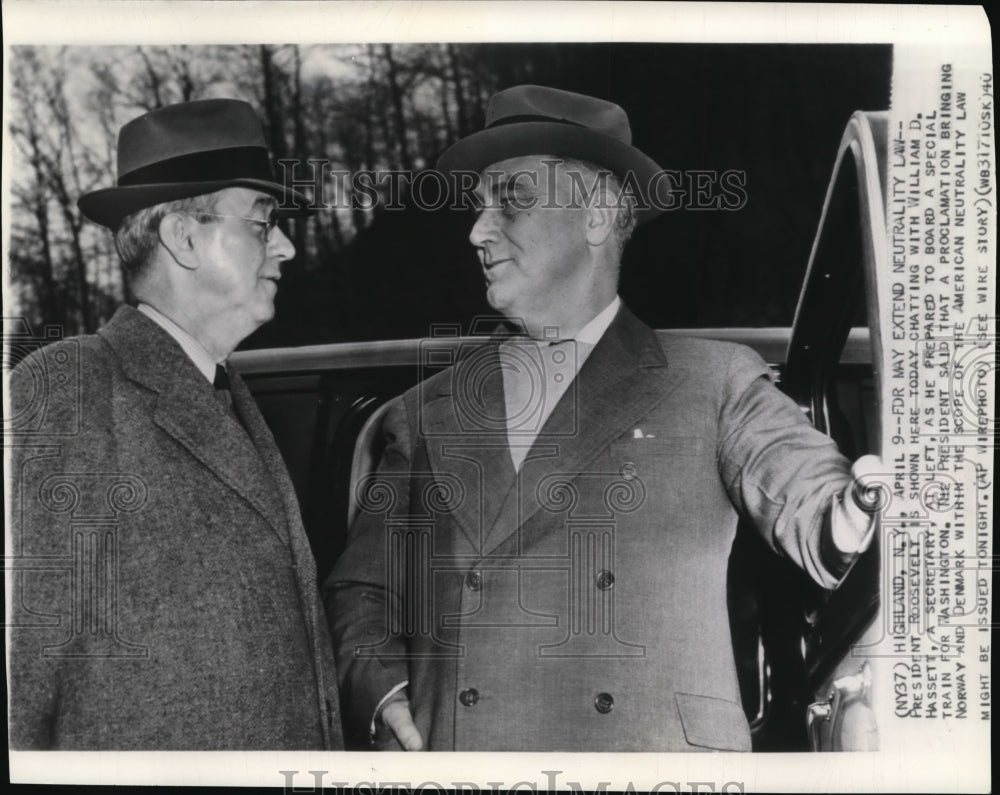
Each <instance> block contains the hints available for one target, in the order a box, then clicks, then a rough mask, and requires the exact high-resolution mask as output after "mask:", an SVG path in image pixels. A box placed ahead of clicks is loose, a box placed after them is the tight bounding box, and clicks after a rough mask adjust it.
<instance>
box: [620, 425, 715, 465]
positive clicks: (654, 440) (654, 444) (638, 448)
mask: <svg viewBox="0 0 1000 795" xmlns="http://www.w3.org/2000/svg"><path fill="white" fill-rule="evenodd" d="M636 430H637V431H638V432H639V433H643V434H646V435H644V436H643V437H642V438H639V437H638V436H623V437H621V438H619V439H616V440H615V441H614V442H612V443H611V448H612V451H613V452H614V454H616V455H627V456H630V457H633V458H642V457H644V456H652V457H667V458H677V457H687V456H700V455H703V454H704V451H705V449H706V442H705V440H704V439H703V438H702V437H700V436H678V435H676V433H674V434H673V435H670V434H669V433H668V432H667V431H658V430H657V429H655V428H654V429H650V430H643V429H641V428H638V429H636Z"/></svg>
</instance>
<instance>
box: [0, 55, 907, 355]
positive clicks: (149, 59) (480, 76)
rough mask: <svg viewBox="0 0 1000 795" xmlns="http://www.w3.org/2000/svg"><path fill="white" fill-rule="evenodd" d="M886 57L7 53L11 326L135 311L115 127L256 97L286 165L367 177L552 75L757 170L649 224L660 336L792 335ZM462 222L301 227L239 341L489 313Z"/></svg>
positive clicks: (415, 326) (637, 268) (638, 246)
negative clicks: (106, 201)
mask: <svg viewBox="0 0 1000 795" xmlns="http://www.w3.org/2000/svg"><path fill="white" fill-rule="evenodd" d="M891 64H892V51H891V47H890V46H887V45H886V46H881V45H872V46H857V45H827V46H805V45H802V46H798V45H671V44H473V45H469V44H364V45H310V46H296V45H243V46H190V47H185V46H170V47H152V46H135V47H59V48H55V47H26V46H20V47H13V48H11V49H10V51H9V58H8V61H7V64H6V69H7V70H8V74H9V86H10V88H9V95H8V102H9V106H8V108H7V111H6V118H7V129H6V130H5V135H8V136H9V140H10V142H11V143H12V151H11V154H12V157H11V161H12V162H11V171H10V184H11V192H10V195H9V197H8V198H9V202H8V205H7V206H8V214H9V217H8V218H6V219H4V220H5V223H8V224H9V238H8V239H9V243H10V246H9V262H8V265H9V285H8V288H9V292H8V294H6V295H5V298H4V314H5V315H7V316H10V315H18V316H23V317H25V318H26V319H27V320H28V322H29V323H30V324H31V326H32V328H35V329H40V328H41V327H43V326H44V325H55V324H58V325H61V326H62V327H63V328H64V329H65V333H67V334H72V333H78V332H84V331H93V330H95V329H96V328H98V327H99V326H100V325H101V324H102V323H103V322H105V321H106V320H107V319H108V318H110V316H111V314H112V313H113V312H114V308H115V307H116V306H117V305H118V304H119V303H121V302H122V301H124V300H128V295H127V288H126V286H125V285H124V282H123V278H122V272H121V269H120V266H119V263H118V261H117V257H116V255H115V253H114V245H113V242H112V240H111V235H110V233H108V232H107V231H106V230H104V229H102V228H100V227H98V226H96V225H94V224H92V223H90V222H89V221H87V220H86V219H84V218H83V217H82V215H81V214H80V212H79V210H78V209H77V207H76V200H77V198H78V197H79V196H80V195H81V194H83V193H85V192H87V191H89V190H93V189H96V188H100V187H107V186H110V185H112V184H113V183H114V178H115V165H114V164H115V141H116V136H117V131H118V128H119V127H120V126H121V125H122V124H123V123H125V122H126V121H128V120H129V119H131V118H134V117H135V116H137V115H139V114H140V113H143V112H145V111H147V110H150V109H153V108H156V107H159V106H161V105H166V104H170V103H173V102H178V101H182V100H190V99H201V98H207V97H237V98H241V99H245V100H247V101H249V102H250V103H252V104H253V105H254V106H255V107H256V108H257V110H258V112H259V114H260V116H261V119H262V120H263V122H264V125H265V130H266V133H267V136H268V139H269V141H270V146H271V149H272V152H273V153H274V155H275V156H276V157H278V158H283V157H299V158H309V157H313V158H327V159H328V160H329V161H330V163H331V165H332V166H333V167H334V168H341V169H346V170H348V171H351V172H356V171H358V170H359V169H365V170H386V169H393V170H398V169H404V170H413V171H419V170H421V169H424V168H431V167H433V165H434V162H435V160H436V158H437V156H438V155H439V154H440V153H441V152H442V151H443V150H444V149H445V148H446V147H447V146H448V145H449V144H451V143H452V142H454V141H455V140H457V139H458V138H460V137H462V136H464V135H467V134H469V133H471V132H474V131H475V130H477V129H480V128H481V127H482V124H483V118H484V111H485V108H486V103H487V100H488V98H489V95H490V94H491V93H492V92H494V91H496V90H498V89H500V88H505V87H507V86H510V85H515V84H517V83H526V82H532V83H541V84H547V85H552V86H556V87H559V88H565V89H569V90H574V91H581V92H584V93H589V94H593V95H595V96H600V97H604V98H607V99H611V100H613V101H615V102H617V103H619V104H620V105H622V106H623V107H624V108H625V109H626V110H627V111H628V113H629V117H630V119H631V122H632V129H633V135H634V139H635V143H636V145H637V146H638V147H639V148H641V149H642V150H644V151H645V152H647V153H648V154H649V155H650V156H652V157H653V158H654V159H656V160H657V161H658V162H659V163H660V165H661V166H663V167H664V168H669V169H676V170H690V169H702V170H714V171H717V172H722V171H725V170H728V169H736V170H740V171H743V172H745V173H746V192H747V196H748V202H747V204H746V206H745V207H743V208H741V209H740V210H738V211H735V212H726V211H721V210H678V211H674V212H669V213H666V214H664V215H663V216H661V217H660V218H659V219H657V220H656V221H653V222H652V223H650V224H648V225H646V226H643V227H641V228H640V229H639V230H638V231H637V233H636V235H635V237H634V239H633V242H632V243H631V244H630V245H629V247H628V249H627V250H626V253H625V258H624V265H623V273H622V284H621V293H622V296H623V297H624V299H625V301H626V302H627V303H628V304H629V305H630V306H631V307H632V308H633V309H634V310H635V311H636V312H637V313H638V314H639V315H640V316H641V317H643V318H644V319H645V320H646V321H647V322H649V323H651V324H652V325H654V326H657V327H661V328H669V327H685V326H727V325H730V326H737V325H757V326H768V325H788V324H789V323H790V322H791V318H792V314H793V311H794V307H795V301H796V298H797V296H798V289H799V285H800V282H801V278H802V275H803V273H804V271H805V266H806V262H807V259H808V255H809V250H810V246H811V244H812V237H813V234H814V232H815V229H816V225H817V222H818V220H819V214H820V209H821V207H822V201H823V195H824V192H825V190H826V185H827V182H828V180H829V176H830V172H831V170H832V167H833V158H834V156H835V154H836V148H837V143H838V141H839V139H840V136H841V133H842V132H843V129H844V126H845V124H846V122H847V120H848V118H849V116H850V114H851V112H852V111H854V110H879V109H884V108H887V107H888V103H889V81H890V75H891ZM472 222H473V216H472V215H471V214H470V213H468V212H465V213H462V212H458V211H454V210H449V209H442V210H439V211H434V212H431V211H426V210H422V209H419V208H414V207H412V206H411V207H409V208H408V209H406V210H403V211H387V210H384V209H382V208H379V207H376V208H375V209H374V210H373V211H365V210H355V211H351V210H349V209H343V210H330V211H325V212H320V213H318V214H317V215H316V216H315V217H313V218H310V219H308V220H304V221H292V222H289V227H288V233H289V236H290V237H291V239H292V241H293V242H294V243H295V245H296V249H297V251H298V254H297V256H296V258H295V260H294V261H293V262H291V263H289V264H287V265H286V266H285V271H284V278H283V279H282V282H281V288H280V290H279V294H278V302H277V303H278V312H277V318H276V320H275V321H274V322H272V323H270V324H268V325H267V326H265V327H264V328H262V329H261V330H260V331H258V332H257V333H256V334H255V335H253V336H252V337H251V338H250V339H248V340H247V341H246V342H245V343H244V346H243V347H261V346H273V345H297V344H315V343H320V342H334V341H346V340H364V339H379V338H381V339H386V338H399V337H417V336H423V335H426V334H427V333H428V329H429V327H430V325H431V324H432V323H459V324H462V325H463V326H465V327H467V326H468V324H469V322H470V321H471V320H472V319H473V318H474V317H475V316H476V315H477V314H480V313H486V312H489V308H488V307H487V306H486V304H485V302H484V301H483V298H482V292H483V291H482V281H481V277H480V275H479V271H478V265H477V262H476V259H475V256H474V254H473V251H472V248H471V246H470V245H469V244H468V241H467V236H468V232H469V229H470V228H471V224H472Z"/></svg>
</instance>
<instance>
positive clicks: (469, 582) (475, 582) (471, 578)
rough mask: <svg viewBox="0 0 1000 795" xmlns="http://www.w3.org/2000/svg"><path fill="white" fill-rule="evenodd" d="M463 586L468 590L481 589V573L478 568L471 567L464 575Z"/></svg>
mask: <svg viewBox="0 0 1000 795" xmlns="http://www.w3.org/2000/svg"><path fill="white" fill-rule="evenodd" d="M465 587H466V588H468V589H469V590H470V591H481V590H482V589H483V574H482V572H481V571H479V569H473V570H472V571H470V572H469V573H468V574H466V575H465Z"/></svg>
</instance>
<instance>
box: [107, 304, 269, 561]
mask: <svg viewBox="0 0 1000 795" xmlns="http://www.w3.org/2000/svg"><path fill="white" fill-rule="evenodd" d="M98 334H100V336H101V337H102V338H103V339H104V340H105V341H106V342H107V343H108V344H109V345H110V346H111V348H112V349H113V350H114V352H115V354H116V355H117V357H118V361H119V363H120V365H121V368H122V370H123V371H124V373H125V375H126V376H127V377H128V378H129V379H130V380H132V381H133V382H135V383H137V384H139V385H140V386H143V387H145V388H146V389H149V390H152V391H153V392H155V393H156V400H155V404H154V408H153V421H154V422H155V423H156V424H157V425H158V426H159V427H160V428H161V429H162V430H163V431H164V432H165V433H167V434H168V435H170V436H171V437H173V438H174V439H175V440H176V441H177V442H178V443H180V444H181V446H183V447H184V448H185V449H186V450H187V451H188V452H189V453H190V454H191V455H192V456H194V457H195V458H196V459H197V460H198V461H200V462H201V463H202V464H203V465H204V467H205V468H206V469H207V470H208V471H210V472H211V473H212V474H214V475H215V476H216V477H218V478H219V479H220V480H222V481H223V482H224V483H225V484H226V485H227V486H229V487H230V488H231V489H232V490H233V491H235V492H236V493H237V494H238V495H239V496H240V497H242V498H243V499H245V500H246V501H247V502H249V503H250V504H251V505H252V506H253V507H254V508H255V509H256V510H257V511H258V512H259V513H260V514H261V515H262V516H263V517H264V518H265V519H266V520H267V522H268V524H269V525H270V526H271V528H272V529H273V530H274V532H275V533H276V534H277V535H278V537H279V538H280V539H281V540H282V542H283V543H285V544H287V543H288V535H287V533H288V530H287V510H286V505H285V501H284V500H283V499H282V498H281V497H280V496H279V495H278V489H277V484H276V483H275V481H274V478H273V477H272V475H271V473H272V472H275V471H278V472H280V471H281V469H280V467H281V466H282V464H281V463H280V461H275V460H274V459H275V457H278V458H280V453H279V452H278V451H277V449H276V448H275V446H274V443H273V441H272V440H271V438H270V431H268V429H267V428H266V426H265V425H264V420H263V418H262V417H261V416H260V413H259V411H258V410H257V408H256V406H255V405H254V403H253V398H252V397H251V396H250V393H249V391H248V390H247V388H246V385H245V384H244V383H243V381H242V379H240V378H239V377H234V378H233V379H232V393H233V402H234V405H235V407H236V409H237V411H239V412H240V416H241V418H242V419H243V422H244V426H245V429H244V428H243V427H240V424H239V421H238V420H237V419H236V417H235V416H234V415H233V414H232V413H231V412H229V411H227V410H226V408H225V407H224V406H223V405H222V403H221V402H220V401H219V400H218V398H217V397H216V395H215V394H214V389H213V387H212V385H211V384H210V383H208V381H207V380H206V379H205V377H204V376H203V375H202V374H201V372H199V370H198V368H197V367H196V366H195V365H194V363H193V362H192V361H191V360H190V359H189V358H188V356H187V355H186V354H185V353H184V351H183V350H182V349H181V347H180V346H179V345H178V344H177V342H176V341H175V340H174V339H173V337H171V336H170V335H169V334H168V333H167V332H166V331H164V330H163V329H162V328H160V327H159V326H158V325H157V324H156V323H154V322H153V321H152V320H150V319H149V318H147V317H146V316H145V315H143V314H142V313H141V312H138V311H137V310H135V309H133V308H132V307H128V306H123V307H121V308H120V309H119V310H118V311H117V312H116V313H115V316H114V317H113V318H112V319H111V321H110V322H109V323H108V324H107V325H106V326H105V327H104V328H102V329H101V330H100V331H99V332H98ZM268 442H270V444H268Z"/></svg>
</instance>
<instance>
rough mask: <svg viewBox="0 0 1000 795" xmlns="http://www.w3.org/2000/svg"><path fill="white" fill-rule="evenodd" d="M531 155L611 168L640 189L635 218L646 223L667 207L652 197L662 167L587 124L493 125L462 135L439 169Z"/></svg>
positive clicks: (480, 166)
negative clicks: (651, 190)
mask: <svg viewBox="0 0 1000 795" xmlns="http://www.w3.org/2000/svg"><path fill="white" fill-rule="evenodd" d="M526 155H553V156H557V157H570V158H575V159H577V160H587V161H589V162H591V163H594V164H596V165H599V166H603V167H605V168H607V169H609V170H610V171H612V172H613V173H614V174H615V175H616V176H617V177H618V178H619V179H620V180H622V181H623V182H624V183H625V184H628V185H631V186H632V187H633V188H635V189H637V191H638V192H639V198H640V200H641V201H640V206H639V207H637V210H636V221H637V222H638V223H645V222H646V221H649V220H651V219H652V218H655V217H656V216H657V215H659V214H660V213H662V212H663V207H662V206H661V205H660V203H659V202H653V201H650V195H649V187H650V185H654V186H655V179H654V178H655V177H656V175H657V174H659V173H661V171H662V169H661V168H660V166H659V165H658V164H657V163H656V161H655V160H653V159H652V158H651V157H648V156H647V155H645V154H643V153H642V152H640V151H639V150H638V149H636V148H635V147H634V146H630V145H629V144H626V143H625V142H623V141H620V140H618V139H617V138H612V137H610V136H607V135H603V134H601V133H598V132H594V131H593V130H590V129H587V128H586V127H578V126H576V125H572V124H565V123H559V122H546V121H528V122H515V123H512V124H504V125H501V126H497V127H491V128H488V129H485V130H481V131H480V132H477V133H473V134H472V135H470V136H468V137H466V138H463V139H462V140H460V141H458V142H457V143H455V144H454V145H452V146H451V147H450V148H449V149H447V150H446V151H445V152H444V154H442V155H441V157H440V158H438V163H437V167H438V170H439V171H442V172H444V173H446V174H448V173H454V172H457V171H473V172H475V173H477V174H478V173H481V172H482V171H483V170H484V169H485V168H486V167H487V166H489V165H492V164H493V163H499V162H500V161H502V160H508V159H509V158H512V157H524V156H526Z"/></svg>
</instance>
